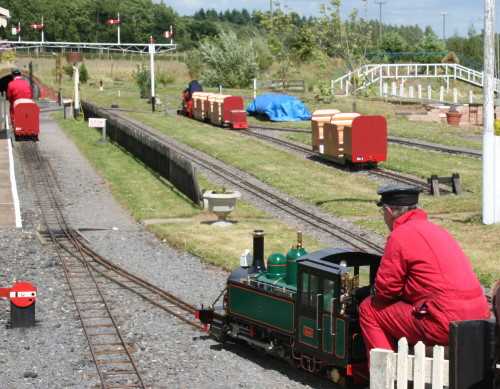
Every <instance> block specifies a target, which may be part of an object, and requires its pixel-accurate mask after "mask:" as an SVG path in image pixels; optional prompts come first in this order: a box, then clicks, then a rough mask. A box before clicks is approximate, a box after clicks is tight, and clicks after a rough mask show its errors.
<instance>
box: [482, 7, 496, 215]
mask: <svg viewBox="0 0 500 389" xmlns="http://www.w3.org/2000/svg"><path fill="white" fill-rule="evenodd" d="M494 74H495V0H485V2H484V77H483V82H484V87H483V93H484V105H483V112H484V133H483V223H484V224H493V223H498V222H499V221H500V200H499V199H498V195H499V194H500V188H499V186H500V177H499V175H498V172H497V171H496V170H497V167H496V166H495V165H496V159H497V158H499V159H500V153H499V150H500V140H499V139H498V138H499V137H497V136H495V133H494V131H493V130H494V128H493V125H494V123H493V121H494V102H493V99H494V97H495V96H494Z"/></svg>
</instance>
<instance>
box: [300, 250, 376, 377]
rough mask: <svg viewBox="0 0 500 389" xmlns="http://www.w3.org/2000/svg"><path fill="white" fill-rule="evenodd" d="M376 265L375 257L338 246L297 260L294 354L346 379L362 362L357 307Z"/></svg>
mask: <svg viewBox="0 0 500 389" xmlns="http://www.w3.org/2000/svg"><path fill="white" fill-rule="evenodd" d="M379 264H380V256H378V255H375V254H369V253H362V252H353V251H350V250H343V249H336V248H333V249H326V250H321V251H317V252H314V253H311V254H309V255H306V256H304V257H302V258H301V259H299V260H298V278H297V308H296V310H295V339H296V343H295V347H294V349H295V352H296V353H297V354H299V353H302V354H303V356H307V357H308V358H309V359H310V360H311V361H313V362H314V363H316V364H318V365H320V366H321V368H325V367H326V368H332V367H335V368H340V369H342V370H344V371H347V375H350V374H352V370H353V369H354V368H355V366H356V364H362V363H364V362H365V361H366V350H365V347H364V343H363V340H362V336H361V331H360V327H359V320H358V307H359V304H360V303H361V302H362V300H363V299H364V298H365V297H367V296H368V295H369V293H370V288H371V286H372V285H373V284H374V281H375V275H376V272H377V269H378V266H379ZM303 356H302V357H303Z"/></svg>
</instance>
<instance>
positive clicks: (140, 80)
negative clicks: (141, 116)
mask: <svg viewBox="0 0 500 389" xmlns="http://www.w3.org/2000/svg"><path fill="white" fill-rule="evenodd" d="M134 80H135V82H136V84H137V86H138V87H139V93H140V94H141V98H142V99H146V98H149V97H150V95H151V79H150V75H149V69H148V68H147V67H146V66H144V65H140V66H139V65H138V66H137V69H136V71H135V72H134Z"/></svg>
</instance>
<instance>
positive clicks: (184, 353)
mask: <svg viewBox="0 0 500 389" xmlns="http://www.w3.org/2000/svg"><path fill="white" fill-rule="evenodd" d="M40 148H41V151H42V154H44V155H45V156H47V157H48V158H49V160H50V162H51V165H52V167H53V168H54V171H55V173H56V175H57V177H58V182H59V186H60V189H61V197H62V199H63V200H64V204H65V213H66V214H67V216H68V218H69V220H70V222H71V224H72V225H73V227H77V228H98V229H100V230H96V231H86V232H84V235H85V236H86V238H87V239H88V240H89V241H90V242H92V244H93V246H94V247H95V248H96V250H97V251H98V252H99V253H101V254H103V255H105V256H107V257H108V258H110V259H112V260H114V261H115V262H116V263H117V264H120V265H122V266H124V267H126V268H127V269H128V270H130V271H131V272H133V273H136V274H138V275H140V276H142V277H144V278H146V279H148V280H149V281H151V282H153V283H155V284H157V285H158V286H160V287H162V288H165V289H167V290H169V291H172V292H174V293H176V294H177V295H178V296H180V297H182V298H184V299H186V300H188V301H190V302H192V303H200V302H204V303H210V302H211V301H212V300H213V299H214V298H215V297H216V296H217V295H218V293H219V292H220V290H221V288H222V287H223V285H224V282H225V279H226V277H227V274H226V273H225V272H222V271H220V270H219V269H216V268H213V267H210V266H206V265H204V264H202V263H201V262H200V260H199V259H198V258H196V257H194V256H192V255H189V254H186V253H182V252H178V251H176V250H173V249H171V248H169V247H168V246H167V245H165V244H162V243H161V242H159V241H158V240H157V239H156V238H155V237H154V236H153V235H152V234H150V233H148V232H147V231H145V230H144V229H143V227H142V226H141V225H139V224H138V223H136V222H135V221H134V220H132V219H131V217H130V216H129V215H128V213H127V212H126V211H124V210H123V209H121V208H120V206H119V205H118V204H117V203H116V202H115V201H114V199H113V198H112V196H111V195H110V194H109V192H108V190H107V188H106V185H105V183H104V182H103V180H102V179H101V178H100V177H99V176H98V175H96V173H95V172H94V170H93V169H92V168H91V167H90V165H89V164H88V162H87V161H86V160H85V159H84V158H83V157H82V156H81V155H80V154H79V152H78V150H77V149H76V148H75V146H74V145H73V144H72V143H71V142H70V141H69V140H68V139H67V138H66V136H65V135H64V134H63V133H62V131H61V130H60V129H58V127H57V126H56V125H55V123H54V122H52V121H51V120H49V119H48V118H47V117H46V116H45V115H44V121H43V127H42V135H41V142H40ZM18 170H19V169H18ZM21 176H22V175H21ZM21 176H20V177H21ZM19 181H20V182H19V186H20V194H21V201H22V206H23V219H24V220H25V221H26V222H27V223H26V224H25V227H24V230H23V231H2V234H1V235H0V253H1V254H0V260H1V261H2V262H3V264H4V266H2V268H1V271H2V274H4V277H2V279H5V280H8V282H10V281H11V280H12V279H13V278H22V277H25V278H27V279H31V280H34V281H35V282H36V284H37V286H38V287H39V293H40V298H39V302H38V304H37V318H38V320H39V322H38V325H37V327H36V328H34V329H29V330H22V331H19V330H6V329H5V330H4V327H5V326H2V327H1V329H0V334H1V335H0V336H1V338H0V339H1V340H0V342H1V344H2V346H3V348H4V349H5V350H7V353H1V354H0V372H1V373H0V382H2V383H8V384H7V385H6V386H5V387H7V388H11V387H16V388H28V387H29V388H33V387H34V388H49V387H50V388H68V387H72V388H73V387H76V388H80V387H82V388H91V387H94V386H95V383H96V381H95V368H94V367H93V365H92V362H91V361H90V354H89V350H88V346H87V344H86V340H85V338H84V336H83V334H82V330H81V327H80V322H79V321H78V318H77V317H76V316H75V313H74V306H73V304H72V301H71V299H70V297H69V294H68V290H67V287H65V283H64V277H63V274H62V269H61V267H60V266H59V265H58V264H57V263H56V260H55V257H54V255H53V253H52V252H51V250H50V249H49V248H48V247H47V246H45V247H42V245H41V244H40V243H39V242H38V240H37V239H36V234H35V229H36V227H37V225H38V223H39V221H38V220H39V216H38V215H37V212H36V211H34V207H33V201H32V199H31V194H30V188H29V185H27V183H26V182H25V181H24V180H23V179H22V178H21V179H20V180H19ZM113 227H114V228H113ZM106 291H107V293H108V298H109V301H110V302H111V303H112V306H113V313H114V314H115V315H116V317H117V319H118V322H119V323H120V327H121V330H122V333H123V334H124V336H125V338H126V340H127V342H128V343H129V344H130V346H131V349H132V351H133V357H134V358H135V359H136V361H137V362H138V366H139V369H140V371H141V372H142V373H143V376H144V379H145V382H146V383H147V385H148V386H150V387H154V388H235V387H241V388H275V387H283V388H309V387H314V388H322V387H325V388H326V387H331V385H330V384H329V383H328V382H326V381H323V380H320V379H318V378H316V377H312V376H309V375H307V374H305V373H303V372H301V371H297V370H295V369H293V368H290V367H288V365H287V364H286V363H284V362H281V361H278V360H275V359H273V358H270V357H267V356H263V355H262V353H261V352H260V351H256V350H251V349H249V348H247V347H243V346H230V347H227V348H221V347H220V345H218V344H217V343H215V342H214V341H212V340H210V339H208V338H206V336H204V334H200V333H198V332H196V331H194V330H192V329H191V328H190V327H189V326H187V325H184V324H181V323H179V322H178V321H177V320H175V319H173V318H172V317H169V315H168V314H166V313H165V312H163V311H161V310H159V309H157V308H154V307H151V306H150V305H149V304H147V303H144V302H143V301H142V300H140V299H139V298H137V297H136V296H134V295H133V294H131V293H130V292H128V291H125V290H121V289H118V288H116V287H112V288H111V287H109V288H106ZM0 307H1V310H0V320H1V323H5V322H6V321H7V317H8V313H7V311H6V307H4V306H0ZM21 354H23V357H22V358H21V357H20V355H21ZM24 376H27V377H26V378H25V377H24ZM2 385H3V384H0V387H2V388H3V387H4V386H2Z"/></svg>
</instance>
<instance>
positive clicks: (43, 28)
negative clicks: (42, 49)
mask: <svg viewBox="0 0 500 389" xmlns="http://www.w3.org/2000/svg"><path fill="white" fill-rule="evenodd" d="M44 30H45V26H44V25H43V16H42V43H43V42H45V31H44Z"/></svg>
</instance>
